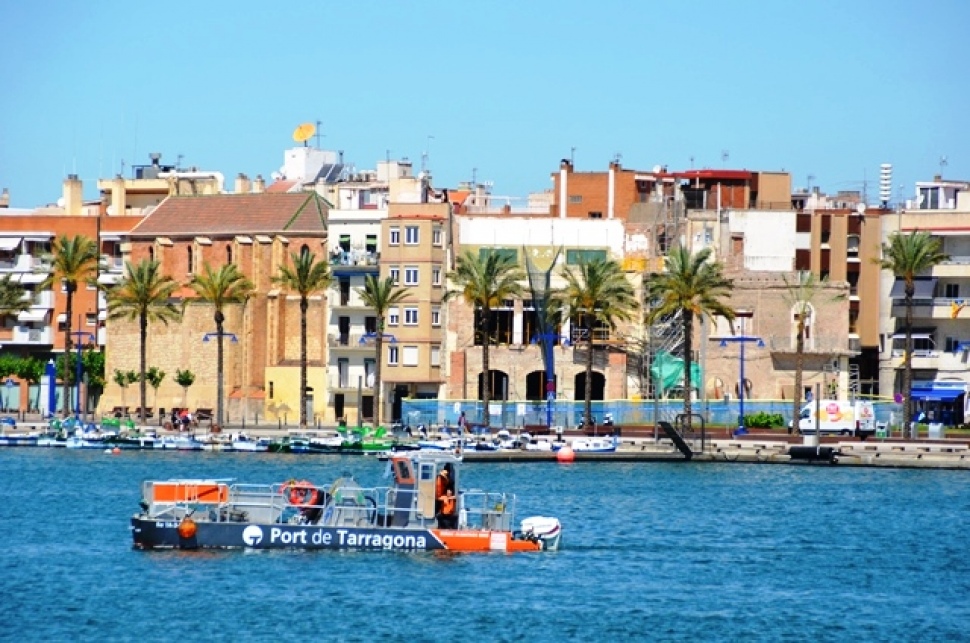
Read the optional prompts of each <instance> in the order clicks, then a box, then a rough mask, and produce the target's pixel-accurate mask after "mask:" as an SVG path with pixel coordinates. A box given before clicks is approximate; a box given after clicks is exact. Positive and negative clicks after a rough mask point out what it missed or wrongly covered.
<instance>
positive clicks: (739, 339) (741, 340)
mask: <svg viewBox="0 0 970 643" xmlns="http://www.w3.org/2000/svg"><path fill="white" fill-rule="evenodd" d="M753 315H754V313H753V312H752V311H750V310H738V311H736V312H735V317H739V318H740V319H741V334H740V335H735V336H733V337H722V338H721V347H722V348H726V347H727V345H728V342H736V343H738V344H740V345H741V348H740V353H739V361H740V371H741V373H740V377H741V379H740V381H739V382H738V411H739V414H740V415H739V416H738V429H737V433H736V435H744V434H745V433H747V432H748V431H747V428H745V426H744V384H745V382H746V380H745V378H744V345H745V344H747V343H749V342H755V343H757V345H758V348H764V345H765V342H764V340H762V339H761V338H760V337H754V336H750V335H746V334H745V328H744V326H745V323H744V320H745V319H750V318H751V317H752V316H753Z"/></svg>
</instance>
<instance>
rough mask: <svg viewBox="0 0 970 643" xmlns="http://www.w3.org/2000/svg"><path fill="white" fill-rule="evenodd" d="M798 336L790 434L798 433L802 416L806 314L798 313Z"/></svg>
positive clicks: (796, 340) (796, 339)
mask: <svg viewBox="0 0 970 643" xmlns="http://www.w3.org/2000/svg"><path fill="white" fill-rule="evenodd" d="M796 330H797V332H798V335H797V336H796V337H795V391H794V393H793V394H792V398H793V399H794V402H793V404H794V405H795V406H794V409H793V410H792V416H791V417H792V419H791V425H792V428H791V429H790V430H789V431H788V432H789V433H793V432H797V431H798V416H799V415H800V414H801V412H802V409H801V406H802V371H803V370H804V368H805V313H804V311H800V312H799V313H798V326H797V328H796Z"/></svg>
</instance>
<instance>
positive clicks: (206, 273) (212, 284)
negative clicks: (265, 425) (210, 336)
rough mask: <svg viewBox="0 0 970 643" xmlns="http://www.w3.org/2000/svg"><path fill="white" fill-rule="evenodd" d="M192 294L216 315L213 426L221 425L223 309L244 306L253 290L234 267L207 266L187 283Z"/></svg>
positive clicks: (229, 265) (230, 265)
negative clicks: (205, 303)
mask: <svg viewBox="0 0 970 643" xmlns="http://www.w3.org/2000/svg"><path fill="white" fill-rule="evenodd" d="M189 285H190V286H191V287H192V289H193V290H194V291H195V294H196V298H197V299H198V300H200V301H204V302H207V303H210V304H212V306H213V308H214V309H215V312H214V314H213V320H214V321H215V323H216V344H217V346H216V424H218V425H219V426H220V427H221V426H222V424H223V421H222V418H223V412H222V409H223V399H222V398H223V387H224V384H223V379H224V375H225V374H224V372H223V336H224V334H225V328H224V327H223V324H224V323H225V321H226V316H225V308H226V306H228V305H229V304H242V303H245V302H246V301H247V300H248V299H249V297H250V296H251V295H252V293H253V289H254V286H253V284H252V283H251V282H250V281H249V279H247V278H246V276H245V275H243V274H242V273H241V272H240V271H239V267H238V266H236V264H234V263H227V264H225V265H223V266H220V267H219V268H218V269H216V270H213V269H212V266H210V265H209V263H208V262H206V264H205V265H204V266H203V267H202V273H201V274H197V275H195V276H193V277H192V281H191V282H190V283H189Z"/></svg>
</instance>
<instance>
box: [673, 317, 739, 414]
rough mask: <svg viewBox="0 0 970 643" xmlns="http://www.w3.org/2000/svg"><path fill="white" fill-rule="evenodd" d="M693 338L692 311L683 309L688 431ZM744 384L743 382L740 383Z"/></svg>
mask: <svg viewBox="0 0 970 643" xmlns="http://www.w3.org/2000/svg"><path fill="white" fill-rule="evenodd" d="M693 339H694V313H693V312H691V311H690V310H687V309H684V416H685V417H684V421H685V422H686V424H685V425H684V429H685V430H687V431H688V432H689V431H691V424H692V423H691V394H692V393H693V386H692V385H691V384H692V383H691V372H690V367H691V363H692V362H693V359H692V358H693V355H692V353H691V351H692V350H693V345H694V342H693ZM741 385H742V386H744V383H743V382H742V383H741Z"/></svg>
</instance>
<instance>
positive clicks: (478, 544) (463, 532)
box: [431, 529, 542, 552]
mask: <svg viewBox="0 0 970 643" xmlns="http://www.w3.org/2000/svg"><path fill="white" fill-rule="evenodd" d="M431 532H432V533H433V534H434V535H435V536H437V537H438V539H439V540H441V542H443V543H444V545H445V547H446V548H447V549H448V550H449V551H466V552H475V551H511V552H517V551H540V550H541V549H542V544H541V543H538V542H533V541H531V540H514V539H513V538H512V534H510V533H509V532H507V531H483V530H479V529H432V530H431Z"/></svg>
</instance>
